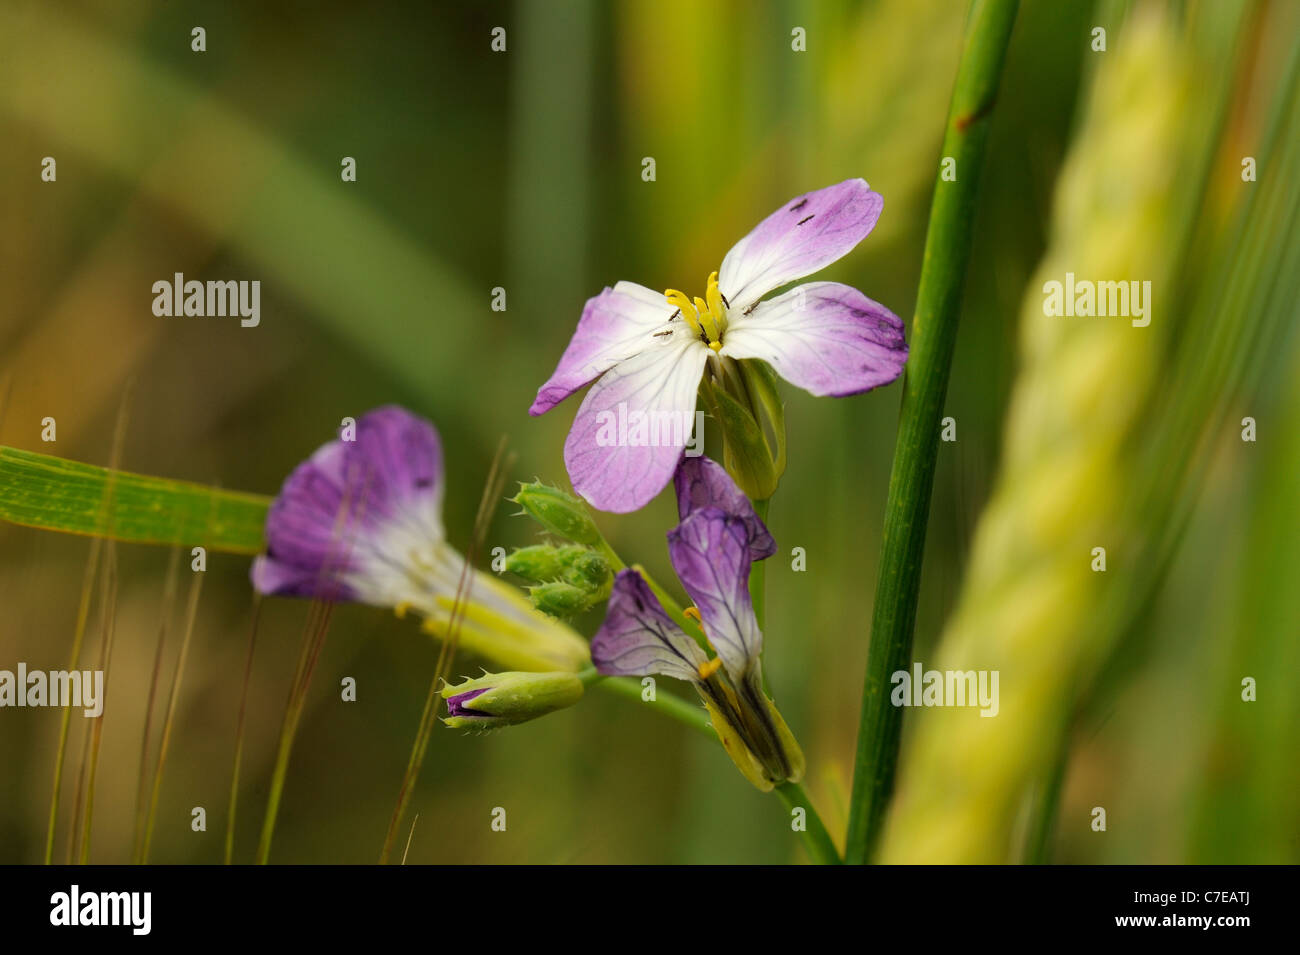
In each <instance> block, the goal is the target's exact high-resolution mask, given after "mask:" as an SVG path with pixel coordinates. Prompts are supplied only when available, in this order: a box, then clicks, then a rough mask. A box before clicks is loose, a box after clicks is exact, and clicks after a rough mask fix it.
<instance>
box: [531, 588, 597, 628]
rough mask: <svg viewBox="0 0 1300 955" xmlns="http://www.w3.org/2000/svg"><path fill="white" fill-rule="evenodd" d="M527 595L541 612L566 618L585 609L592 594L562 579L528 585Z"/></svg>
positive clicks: (589, 602)
mask: <svg viewBox="0 0 1300 955" xmlns="http://www.w3.org/2000/svg"><path fill="white" fill-rule="evenodd" d="M528 596H530V597H531V598H533V606H534V607H536V608H537V609H538V610H540V611H541V612H542V613H545V614H549V615H550V616H552V617H558V618H560V619H561V620H567V619H569V618H570V617H576V616H577V615H578V614H580V613H583V612H584V611H586V610H587V609H588V608H589V607H590V606H591V604H592V601H593V597H594V594H592V593H590V592H589V591H587V590H586V589H584V588H582V587H575V586H574V585H573V584H570V583H565V582H564V581H562V580H552V581H549V582H547V583H544V584H535V585H534V586H532V587H529V588H528Z"/></svg>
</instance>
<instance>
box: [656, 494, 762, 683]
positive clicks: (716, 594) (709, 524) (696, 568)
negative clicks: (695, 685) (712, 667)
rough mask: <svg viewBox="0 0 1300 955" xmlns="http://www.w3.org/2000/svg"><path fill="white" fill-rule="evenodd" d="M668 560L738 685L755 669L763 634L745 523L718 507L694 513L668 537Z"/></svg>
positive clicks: (711, 640) (723, 662)
mask: <svg viewBox="0 0 1300 955" xmlns="http://www.w3.org/2000/svg"><path fill="white" fill-rule="evenodd" d="M668 555H669V557H670V558H671V560H672V563H673V569H674V570H676V571H677V577H678V579H680V580H681V582H682V586H683V587H684V588H686V593H687V594H688V595H689V596H690V598H691V600H692V601H693V602H694V604H695V606H696V609H698V610H699V612H700V619H701V621H702V622H703V624H704V634H705V636H707V637H708V638H709V643H710V644H711V645H712V647H713V649H714V650H715V651H717V654H718V656H719V657H721V658H722V665H723V666H725V667H726V668H727V675H728V676H730V677H731V679H732V682H734V683H736V684H739V683H740V682H741V680H742V679H744V677H745V675H746V674H747V673H748V672H749V671H750V670H751V669H752V668H753V667H754V666H755V665H756V664H757V662H758V655H759V654H760V653H761V652H762V651H763V634H762V633H761V632H760V631H759V629H758V621H757V620H756V619H755V617H754V605H753V604H752V603H751V602H750V599H749V565H750V563H751V561H750V556H749V532H748V530H747V529H746V528H745V521H744V519H743V518H740V517H735V516H733V515H730V514H727V513H726V512H725V511H722V510H720V509H719V508H716V507H708V508H705V509H704V510H701V511H696V512H695V513H693V514H691V516H690V517H688V518H686V520H684V521H682V522H681V523H680V524H678V525H677V526H676V527H675V528H673V529H672V530H671V531H669V532H668Z"/></svg>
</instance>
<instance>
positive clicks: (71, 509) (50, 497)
mask: <svg viewBox="0 0 1300 955" xmlns="http://www.w3.org/2000/svg"><path fill="white" fill-rule="evenodd" d="M110 478H111V480H112V485H113V492H112V495H111V500H112V506H111V508H110V507H108V506H106V504H105V501H106V500H108V497H107V496H106V495H105V494H104V489H105V487H106V486H107V484H108V482H109V481H110ZM270 506H271V498H270V497H268V496H266V495H263V494H247V493H243V492H240V491H225V490H222V489H221V488H215V487H209V486H207V485H203V484H194V483H191V482H188V481H172V480H168V479H167V478H159V477H149V476H147V475H143V474H131V473H129V472H127V471H113V470H111V469H109V468H103V467H99V466H97V465H93V464H83V463H81V462H79V461H69V460H67V459H66V458H60V457H56V456H54V455H49V454H38V453H36V452H33V451H20V450H18V449H16V448H8V447H0V520H6V521H9V522H10V523H13V524H21V525H23V526H25V527H38V528H42V529H44V530H52V531H63V532H64V533H68V534H82V535H86V536H90V537H105V538H108V539H110V540H115V541H123V542H127V543H136V544H182V545H185V546H198V545H201V546H203V547H206V548H207V549H208V550H210V551H221V552H224V553H230V554H256V553H259V552H260V551H261V550H262V549H263V547H264V544H263V536H262V528H263V526H264V525H265V523H266V512H267V510H268V508H269V507H270Z"/></svg>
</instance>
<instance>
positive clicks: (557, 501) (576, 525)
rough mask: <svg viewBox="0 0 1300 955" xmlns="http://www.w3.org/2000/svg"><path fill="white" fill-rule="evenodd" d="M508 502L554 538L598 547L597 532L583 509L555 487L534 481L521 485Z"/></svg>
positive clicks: (569, 496) (573, 499)
mask: <svg viewBox="0 0 1300 955" xmlns="http://www.w3.org/2000/svg"><path fill="white" fill-rule="evenodd" d="M511 500H512V501H514V502H515V503H516V504H518V505H519V506H520V507H522V508H523V509H524V510H525V511H526V512H527V513H528V514H529V516H531V517H532V518H533V520H535V521H537V523H539V524H541V525H542V526H543V527H545V528H546V529H547V530H548V531H550V532H551V533H552V534H555V535H556V536H557V537H563V538H564V539H565V540H571V541H574V542H576V543H579V544H599V543H600V541H601V537H600V531H598V530H597V529H596V525H595V524H594V523H593V522H592V520H591V515H590V514H588V513H587V508H586V506H585V505H584V504H583V503H582V502H581V501H579V500H578V499H577V498H576V497H573V496H572V495H570V494H565V493H564V492H563V491H561V490H560V489H559V488H554V487H548V486H546V485H545V484H541V483H539V482H536V481H535V482H533V483H532V484H521V485H520V486H519V493H518V494H516V495H515V496H514V497H513V498H511Z"/></svg>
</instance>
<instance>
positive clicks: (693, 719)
mask: <svg viewBox="0 0 1300 955" xmlns="http://www.w3.org/2000/svg"><path fill="white" fill-rule="evenodd" d="M578 677H579V679H581V680H582V682H583V683H584V684H586V685H587V686H599V687H600V688H601V689H603V690H606V691H608V692H610V693H614V694H617V695H618V696H623V697H627V698H628V699H630V700H638V701H641V702H644V703H645V705H646V706H649V707H650V708H651V709H653V710H655V711H656V712H658V713H662V714H663V715H664V716H667V717H669V718H671V719H674V720H676V721H677V722H679V723H681V724H683V725H685V726H689V727H690V728H691V729H693V730H695V731H696V732H700V733H704V734H706V735H707V736H708V737H709V738H710V739H717V735H716V734H715V733H714V732H713V727H712V726H710V725H709V714H708V712H707V711H706V710H705V709H704V707H702V706H700V705H698V704H697V703H692V702H691V701H690V700H686V699H683V698H682V697H680V696H673V695H671V694H667V693H656V694H655V698H654V699H653V700H644V699H643V698H642V696H641V681H640V680H637V679H633V678H632V677H629V676H601V675H600V674H599V673H597V672H596V670H595V668H594V667H593V668H591V669H587V670H583V671H582V672H581V673H579V674H578Z"/></svg>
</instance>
